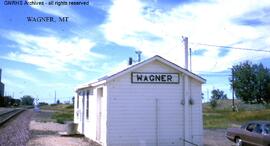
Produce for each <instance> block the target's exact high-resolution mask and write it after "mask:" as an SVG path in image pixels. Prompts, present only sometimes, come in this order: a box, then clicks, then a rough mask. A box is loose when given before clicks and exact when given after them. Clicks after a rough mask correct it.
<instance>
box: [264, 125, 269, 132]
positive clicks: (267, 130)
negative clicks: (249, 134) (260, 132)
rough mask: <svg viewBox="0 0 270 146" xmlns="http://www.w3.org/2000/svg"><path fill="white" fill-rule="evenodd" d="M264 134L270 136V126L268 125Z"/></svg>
mask: <svg viewBox="0 0 270 146" xmlns="http://www.w3.org/2000/svg"><path fill="white" fill-rule="evenodd" d="M264 132H265V134H270V124H266V125H265V126H264Z"/></svg>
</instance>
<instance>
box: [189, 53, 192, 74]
mask: <svg viewBox="0 0 270 146" xmlns="http://www.w3.org/2000/svg"><path fill="white" fill-rule="evenodd" d="M191 55H192V54H191V48H189V71H192V67H191Z"/></svg>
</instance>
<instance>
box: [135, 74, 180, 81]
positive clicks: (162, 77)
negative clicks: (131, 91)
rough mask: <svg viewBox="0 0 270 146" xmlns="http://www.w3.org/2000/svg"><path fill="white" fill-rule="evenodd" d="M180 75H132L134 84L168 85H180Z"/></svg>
mask: <svg viewBox="0 0 270 146" xmlns="http://www.w3.org/2000/svg"><path fill="white" fill-rule="evenodd" d="M179 81H180V80H179V74H178V73H139V72H133V73H131V82H132V83H160V84H162V83H167V84H179Z"/></svg>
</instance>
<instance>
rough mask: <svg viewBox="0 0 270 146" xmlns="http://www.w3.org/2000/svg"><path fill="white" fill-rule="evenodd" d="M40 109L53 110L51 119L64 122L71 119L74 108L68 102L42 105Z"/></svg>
mask: <svg viewBox="0 0 270 146" xmlns="http://www.w3.org/2000/svg"><path fill="white" fill-rule="evenodd" d="M41 109H44V110H53V111H54V113H53V115H52V119H54V120H55V121H56V122H57V123H61V124H64V123H65V122H66V121H73V114H74V112H73V111H74V109H73V105H69V104H52V105H46V106H42V107H41Z"/></svg>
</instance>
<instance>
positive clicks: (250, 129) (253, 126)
mask: <svg viewBox="0 0 270 146" xmlns="http://www.w3.org/2000/svg"><path fill="white" fill-rule="evenodd" d="M255 128H256V124H254V123H251V124H248V126H247V129H246V130H247V131H250V132H252V131H253V130H254V129H255Z"/></svg>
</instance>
